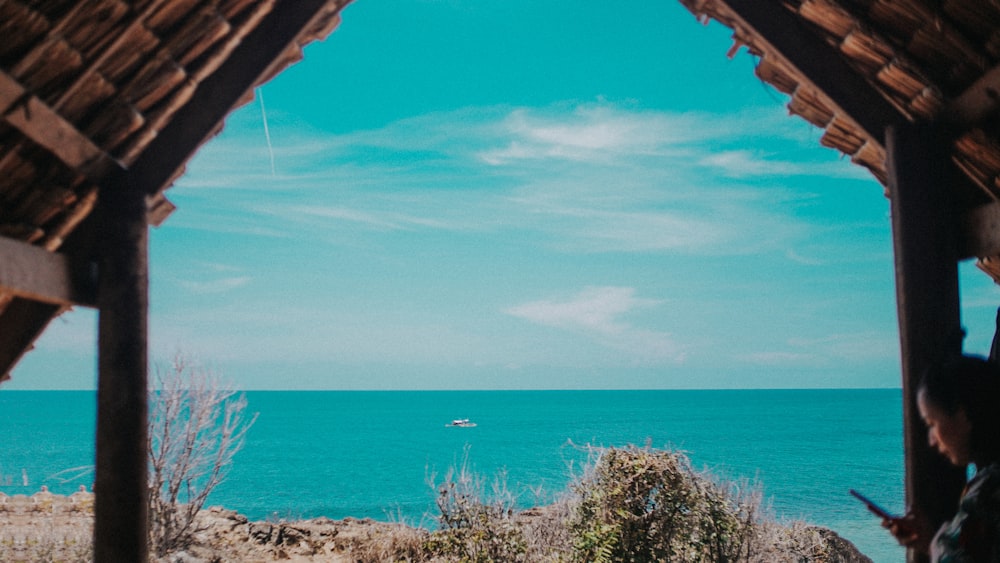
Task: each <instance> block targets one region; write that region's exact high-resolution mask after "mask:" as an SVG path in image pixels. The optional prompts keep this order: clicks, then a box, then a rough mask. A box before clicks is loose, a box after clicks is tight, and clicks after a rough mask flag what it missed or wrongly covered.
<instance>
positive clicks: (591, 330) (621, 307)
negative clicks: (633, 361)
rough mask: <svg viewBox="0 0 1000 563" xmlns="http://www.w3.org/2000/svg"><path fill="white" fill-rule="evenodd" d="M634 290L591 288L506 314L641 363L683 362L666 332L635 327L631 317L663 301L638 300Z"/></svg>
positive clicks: (671, 338)
mask: <svg viewBox="0 0 1000 563" xmlns="http://www.w3.org/2000/svg"><path fill="white" fill-rule="evenodd" d="M635 293H636V291H635V288H631V287H587V288H585V289H583V290H582V291H580V292H578V293H577V294H575V295H572V296H570V297H568V298H566V299H561V300H540V301H532V302H528V303H522V304H520V305H516V306H514V307H511V308H509V309H507V310H506V311H505V312H506V313H507V314H509V315H512V316H514V317H518V318H521V319H525V320H527V321H530V322H533V323H536V324H540V325H544V326H549V327H554V328H558V329H563V330H568V331H573V332H577V333H580V334H583V335H585V336H587V337H589V338H592V339H594V340H595V341H597V342H599V343H601V344H603V345H605V346H608V347H611V348H615V349H618V350H621V351H625V352H628V353H631V354H634V355H635V356H636V357H637V359H640V360H646V359H657V360H663V359H671V360H674V361H683V359H684V357H685V354H684V350H683V347H682V346H681V345H679V344H678V343H677V342H676V341H675V340H674V338H673V337H672V336H671V335H670V334H668V333H664V332H659V331H654V330H647V329H643V328H640V327H635V326H633V325H632V324H631V323H629V322H628V321H626V320H625V318H624V317H626V316H627V315H628V314H629V313H631V312H633V311H635V310H637V309H644V308H650V307H655V306H658V305H660V304H661V303H662V301H659V300H654V299H643V298H639V297H636V295H635Z"/></svg>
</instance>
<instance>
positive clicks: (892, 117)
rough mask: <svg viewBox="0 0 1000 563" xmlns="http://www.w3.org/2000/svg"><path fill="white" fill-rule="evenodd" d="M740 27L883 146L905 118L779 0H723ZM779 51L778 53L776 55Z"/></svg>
mask: <svg viewBox="0 0 1000 563" xmlns="http://www.w3.org/2000/svg"><path fill="white" fill-rule="evenodd" d="M725 4H726V6H728V7H729V9H730V11H731V12H732V14H733V16H735V19H736V20H737V23H738V25H739V26H742V27H744V28H746V29H747V30H752V31H753V32H754V35H755V37H756V40H758V41H761V42H763V43H765V44H766V45H764V47H765V48H764V53H765V54H764V55H763V56H764V57H769V56H775V57H780V58H782V59H783V61H782V62H783V63H784V66H786V67H788V68H793V69H795V70H796V72H797V74H798V75H799V79H800V80H801V82H800V84H799V88H802V87H803V85H806V87H808V88H810V89H812V90H814V91H816V92H823V93H824V94H825V95H826V96H827V97H828V98H829V100H830V102H831V103H833V104H834V106H835V108H834V110H835V111H836V113H837V117H839V118H841V119H845V120H848V121H850V122H852V123H853V124H854V125H856V126H857V127H858V128H860V129H861V130H862V131H864V132H865V133H866V134H867V135H868V136H869V137H870V138H871V139H872V140H874V141H875V142H876V143H878V144H879V145H880V146H881V147H883V148H884V147H885V129H886V127H888V126H889V125H893V124H896V123H901V122H903V121H905V117H904V116H903V115H902V114H901V113H900V112H899V111H898V110H896V108H895V107H893V106H892V104H890V103H889V102H887V101H886V100H885V99H884V98H883V97H882V95H881V94H879V92H878V91H877V90H876V89H875V88H874V87H873V86H872V85H871V84H870V83H868V82H867V81H866V80H865V79H864V78H862V77H861V76H860V75H859V74H858V73H857V72H856V71H855V70H854V69H852V68H851V67H850V66H849V65H848V64H847V63H846V62H844V60H843V57H842V56H841V55H840V53H839V52H838V51H837V50H836V49H835V48H834V47H833V46H831V45H830V44H828V43H826V42H825V41H823V40H822V39H820V38H819V37H818V36H817V35H816V34H815V33H813V32H812V31H810V30H809V29H807V28H806V27H805V26H804V25H803V24H802V22H801V20H799V19H798V18H796V17H795V15H794V14H792V13H791V12H789V11H788V9H786V8H785V7H784V6H783V5H782V3H781V2H777V1H775V0H727V1H726V2H725ZM779 53H780V54H779Z"/></svg>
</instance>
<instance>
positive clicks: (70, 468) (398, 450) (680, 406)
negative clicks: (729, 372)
mask: <svg viewBox="0 0 1000 563" xmlns="http://www.w3.org/2000/svg"><path fill="white" fill-rule="evenodd" d="M247 397H248V399H249V403H250V406H249V408H250V410H251V411H254V412H259V413H260V417H259V418H258V420H257V423H256V424H255V425H254V427H253V428H252V429H251V431H250V433H249V435H248V439H247V443H246V446H245V447H244V449H243V450H242V451H241V452H240V453H239V454H238V455H237V457H236V460H235V463H234V466H233V467H232V470H231V473H230V475H229V479H228V481H226V482H225V483H224V484H223V485H222V486H220V488H219V489H217V490H216V492H215V493H214V495H213V497H212V498H211V499H210V501H209V503H210V504H219V505H223V506H226V507H227V508H231V509H234V510H238V511H240V512H242V513H244V514H246V515H247V516H249V517H250V518H252V519H263V518H265V517H267V516H269V515H272V514H276V515H278V516H283V517H304V518H309V517H315V516H320V515H323V516H329V517H331V518H343V517H345V516H355V517H365V516H368V517H373V518H377V519H399V518H403V519H405V520H406V521H408V522H410V523H414V524H418V523H421V520H422V519H423V518H425V515H426V514H428V513H429V512H430V511H431V509H432V508H433V497H434V494H433V490H432V489H431V487H430V486H429V485H428V477H429V476H432V475H436V476H437V478H438V480H440V479H441V477H442V476H443V475H444V474H445V473H446V472H447V470H448V469H449V468H450V467H453V466H455V465H457V464H458V463H459V462H460V461H461V459H462V457H463V452H464V451H466V450H467V451H468V456H469V462H470V464H471V465H472V466H473V468H474V469H475V470H476V471H477V472H478V473H480V474H483V475H486V476H493V475H495V474H497V472H499V471H500V470H506V473H507V483H508V486H509V487H510V488H511V489H513V490H514V491H516V492H520V493H522V495H521V502H522V503H523V504H525V505H530V504H532V503H534V502H535V497H534V494H535V493H534V492H532V489H535V490H536V491H537V490H538V488H539V487H541V488H542V489H543V490H544V491H547V492H549V493H552V492H558V491H560V490H562V489H563V488H564V487H565V485H566V483H567V481H568V480H569V475H570V471H571V469H572V468H574V467H576V468H578V467H579V463H580V462H581V461H582V460H584V459H585V457H586V454H585V453H584V452H583V451H582V449H581V448H580V447H579V446H583V445H586V444H593V445H604V446H610V445H617V446H621V445H627V444H637V445H645V444H651V445H652V446H653V447H671V448H674V449H680V450H684V451H686V452H688V454H689V456H690V457H691V459H692V461H693V462H694V464H695V466H696V467H699V468H701V467H706V468H709V469H711V470H712V471H714V472H715V473H716V474H718V475H721V476H724V477H728V478H731V479H735V478H739V477H749V478H753V479H756V480H757V481H758V482H759V483H760V484H761V486H762V488H763V491H764V494H765V496H766V497H767V498H768V499H770V501H771V504H772V507H773V510H774V512H775V514H776V515H777V516H778V517H779V518H786V519H790V518H795V519H804V520H807V521H809V522H812V523H816V524H819V525H823V526H827V527H830V528H832V529H834V530H836V531H837V532H838V533H840V534H841V535H843V536H845V537H846V538H848V539H850V540H851V541H853V542H854V543H855V544H857V545H858V546H859V547H860V548H861V549H862V551H864V552H865V553H866V554H868V555H869V556H871V557H872V558H873V559H875V561H877V562H882V561H902V560H903V552H902V550H900V549H899V548H897V547H895V545H894V543H893V541H892V540H891V539H890V538H889V536H888V535H887V534H886V533H885V532H884V531H883V530H882V529H881V528H880V527H879V525H878V524H879V523H878V520H877V519H875V518H874V517H873V516H870V515H869V514H868V513H867V512H866V511H865V509H864V507H863V506H861V505H860V504H859V503H858V502H856V501H854V500H853V499H852V498H851V497H849V496H848V494H847V490H848V489H849V488H852V487H853V488H856V489H859V490H861V491H862V492H865V493H868V494H869V496H871V497H873V498H874V499H875V500H876V501H879V502H880V503H882V504H884V505H885V506H887V507H888V508H890V509H892V510H896V511H899V510H901V508H902V504H903V500H902V499H903V453H902V438H901V435H902V434H901V433H902V430H901V417H902V414H901V406H900V401H901V399H900V392H899V391H898V390H760V391H423V392H409V391H407V392H396V391H385V392H374V391H373V392H359V391H329V392H291V391H289V392H249V393H247ZM94 410H95V409H94V394H93V393H90V392H72V391H65V392H52V391H47V392H34V391H6V392H0V413H2V415H0V417H2V419H3V421H4V424H3V428H4V432H2V433H0V452H3V453H2V454H0V491H3V492H5V493H7V494H16V493H29V494H30V493H32V492H35V491H37V490H38V487H39V486H41V485H43V484H44V485H47V486H48V487H49V488H50V489H51V490H53V491H55V492H63V493H69V492H72V491H74V490H76V489H77V488H78V487H79V485H80V484H86V485H88V487H89V485H90V484H91V483H92V481H93V474H92V473H91V472H90V469H89V468H90V466H91V465H92V463H93V461H92V459H93V424H94V423H93V418H94ZM454 418H470V419H472V420H473V421H475V422H476V423H477V424H478V426H477V427H475V428H447V427H445V423H447V422H448V421H450V420H451V419H454ZM25 481H27V486H25V484H24V483H25Z"/></svg>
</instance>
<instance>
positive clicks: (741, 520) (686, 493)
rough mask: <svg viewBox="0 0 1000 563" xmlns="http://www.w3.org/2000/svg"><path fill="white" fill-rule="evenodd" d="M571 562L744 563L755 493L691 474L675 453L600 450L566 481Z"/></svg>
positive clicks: (746, 555) (756, 500)
mask: <svg viewBox="0 0 1000 563" xmlns="http://www.w3.org/2000/svg"><path fill="white" fill-rule="evenodd" d="M573 489H574V492H575V493H576V494H577V495H578V497H579V500H578V504H577V506H576V511H575V514H574V515H573V517H572V518H571V520H570V522H569V527H570V529H571V532H572V536H573V546H572V553H573V557H572V558H573V560H574V561H586V562H608V563H610V562H626V561H629V562H632V561H716V562H731V561H746V560H748V559H749V557H750V541H749V540H750V539H751V536H752V535H753V533H754V518H755V515H756V508H757V506H758V498H757V497H756V496H755V495H753V494H746V493H744V492H741V490H740V489H739V488H737V487H729V488H726V487H723V486H722V485H720V484H717V483H716V482H715V481H713V480H711V479H709V478H708V477H706V476H703V475H699V474H697V473H695V472H694V471H693V470H692V468H691V464H690V461H689V460H688V458H687V457H686V456H684V455H683V454H681V453H678V452H669V451H656V450H651V449H639V448H635V447H629V448H624V449H617V448H609V449H605V450H600V451H599V457H598V458H597V461H596V462H595V463H594V464H593V465H592V467H591V468H590V470H589V471H588V472H587V474H585V475H584V476H583V477H582V478H581V479H580V480H579V481H577V483H576V484H575V485H574V486H573Z"/></svg>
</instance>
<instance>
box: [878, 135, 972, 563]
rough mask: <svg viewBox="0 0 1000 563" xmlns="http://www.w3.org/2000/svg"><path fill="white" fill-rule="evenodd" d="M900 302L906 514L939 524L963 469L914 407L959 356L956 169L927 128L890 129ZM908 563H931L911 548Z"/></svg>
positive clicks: (943, 142)
mask: <svg viewBox="0 0 1000 563" xmlns="http://www.w3.org/2000/svg"><path fill="white" fill-rule="evenodd" d="M886 138H887V143H886V144H887V149H888V160H889V162H888V169H889V189H890V198H891V206H892V237H893V246H894V250H895V256H896V302H897V306H898V312H899V335H900V344H901V351H902V368H903V441H904V446H905V451H906V497H907V505H908V508H909V510H911V511H915V512H918V513H921V514H924V515H926V516H927V518H928V519H929V521H930V522H932V523H933V524H934V525H935V527H936V526H937V525H938V524H939V523H941V522H942V521H944V520H945V519H946V518H950V517H951V516H952V515H954V513H955V510H956V509H957V508H958V497H959V495H960V494H961V490H962V486H963V485H964V483H965V474H964V473H965V472H964V471H963V470H961V469H958V468H955V467H953V466H951V465H950V464H949V463H948V461H947V460H946V459H945V458H944V457H943V456H941V455H940V454H938V453H937V452H936V451H934V450H932V449H931V447H930V445H929V444H928V442H927V429H926V427H925V426H924V424H923V421H922V420H921V419H920V415H919V411H918V410H917V404H916V392H917V384H918V383H919V379H920V376H921V374H922V373H923V372H924V370H925V369H926V368H927V366H928V365H930V364H931V363H932V362H935V361H939V360H941V359H943V358H945V357H948V356H950V355H955V354H960V353H961V351H962V328H961V321H960V311H959V290H958V246H957V238H958V231H957V221H956V219H955V217H956V210H955V204H954V201H953V200H954V194H953V185H954V184H953V183H952V181H951V179H952V176H953V175H954V168H953V166H952V164H951V162H950V160H949V158H948V155H947V152H946V151H947V148H948V138H947V137H946V136H945V135H944V134H942V133H941V132H940V130H938V129H937V128H936V127H934V126H932V125H929V124H910V123H903V124H900V125H894V126H891V127H889V128H888V130H887V135H886ZM907 560H908V561H910V562H911V563H915V562H922V561H926V560H927V559H926V558H925V557H924V556H922V555H920V554H917V553H915V552H914V550H910V552H909V553H908V555H907Z"/></svg>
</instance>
